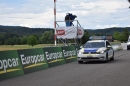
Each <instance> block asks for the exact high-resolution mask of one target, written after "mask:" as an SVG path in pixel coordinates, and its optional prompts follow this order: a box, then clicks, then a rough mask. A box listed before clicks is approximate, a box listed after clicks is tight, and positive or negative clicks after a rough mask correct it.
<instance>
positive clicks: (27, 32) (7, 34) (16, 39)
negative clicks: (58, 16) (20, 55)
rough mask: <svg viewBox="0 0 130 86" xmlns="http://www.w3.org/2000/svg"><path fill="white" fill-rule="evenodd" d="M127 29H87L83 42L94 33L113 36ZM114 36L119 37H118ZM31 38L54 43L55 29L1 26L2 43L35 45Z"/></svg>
mask: <svg viewBox="0 0 130 86" xmlns="http://www.w3.org/2000/svg"><path fill="white" fill-rule="evenodd" d="M125 29H127V32H128V33H129V31H130V27H124V28H120V27H113V28H106V29H96V30H92V29H85V30H84V36H83V37H82V43H83V44H84V43H85V42H86V41H87V40H88V39H89V37H90V36H92V35H96V36H109V35H111V36H113V35H115V33H116V32H117V33H119V34H122V32H123V31H124V30H125ZM32 36H33V37H32ZM32 38H33V39H32ZM114 38H115V39H117V38H116V37H114ZM30 40H35V41H37V42H36V43H35V44H53V43H54V29H53V28H28V27H20V26H0V45H20V44H27V43H28V44H29V45H31V46H34V44H33V43H32V41H30ZM117 40H119V39H117ZM119 41H121V40H119Z"/></svg>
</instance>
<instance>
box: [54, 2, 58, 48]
mask: <svg viewBox="0 0 130 86" xmlns="http://www.w3.org/2000/svg"><path fill="white" fill-rule="evenodd" d="M54 29H55V30H54V32H55V34H54V41H55V46H56V37H57V34H56V0H54Z"/></svg>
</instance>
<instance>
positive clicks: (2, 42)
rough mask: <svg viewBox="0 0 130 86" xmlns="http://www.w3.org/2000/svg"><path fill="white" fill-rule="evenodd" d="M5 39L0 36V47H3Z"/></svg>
mask: <svg viewBox="0 0 130 86" xmlns="http://www.w3.org/2000/svg"><path fill="white" fill-rule="evenodd" d="M5 40H6V38H5V36H4V35H3V34H0V45H3V44H4V42H5Z"/></svg>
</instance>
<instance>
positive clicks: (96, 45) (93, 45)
mask: <svg viewBox="0 0 130 86" xmlns="http://www.w3.org/2000/svg"><path fill="white" fill-rule="evenodd" d="M99 47H105V42H87V43H86V44H85V45H84V48H99Z"/></svg>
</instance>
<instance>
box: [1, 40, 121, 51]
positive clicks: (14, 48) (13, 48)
mask: <svg viewBox="0 0 130 86" xmlns="http://www.w3.org/2000/svg"><path fill="white" fill-rule="evenodd" d="M110 43H111V45H120V44H121V43H120V42H110ZM49 46H54V44H39V45H35V46H33V47H32V46H29V45H14V46H11V45H0V51H7V50H21V49H32V48H44V47H49ZM57 46H58V44H57Z"/></svg>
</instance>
